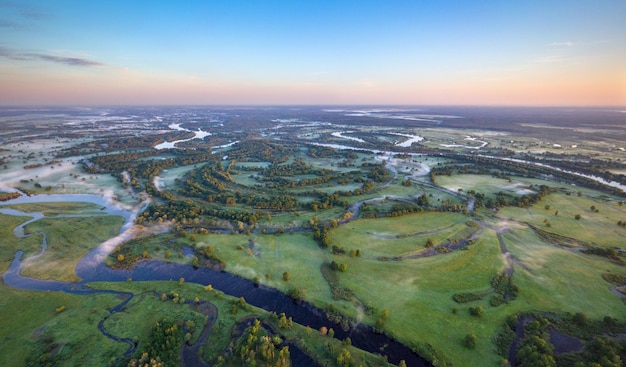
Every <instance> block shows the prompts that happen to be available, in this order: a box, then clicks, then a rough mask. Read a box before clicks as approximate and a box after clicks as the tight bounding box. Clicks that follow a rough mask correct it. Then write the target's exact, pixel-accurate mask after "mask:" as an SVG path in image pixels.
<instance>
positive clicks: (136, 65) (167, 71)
mask: <svg viewBox="0 0 626 367" xmlns="http://www.w3.org/2000/svg"><path fill="white" fill-rule="evenodd" d="M0 104H1V105H203V104H206V105H223V104H237V105H240V104H252V105H258V104H285V105H294V104H296V105H302V104H308V105H316V104H360V105H363V104H393V105H507V106H518V105H519V106H626V1H624V0H565V1H561V0H525V1H500V0H494V1H480V0H476V1H462V0H458V1H447V0H440V1H439V0H438V1H422V0H413V1H394V0H388V1H382V0H381V1H367V0H360V1H351V0H345V1H343V0H318V1H299V0H291V1H271V0H263V1H261V0H247V1H245V0H242V1H238V0H228V1H227V0H223V1H210V0H205V1H195V0H186V1H154V0H151V1H142V0H124V1H122V0H109V1H98V0H93V1H84V0H76V1H72V0H55V1H35V0H14V1H4V0H0Z"/></svg>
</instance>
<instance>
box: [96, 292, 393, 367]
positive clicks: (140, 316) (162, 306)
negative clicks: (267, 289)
mask: <svg viewBox="0 0 626 367" xmlns="http://www.w3.org/2000/svg"><path fill="white" fill-rule="evenodd" d="M91 286H93V287H94V288H97V289H114V290H118V291H125V292H133V293H135V294H136V296H135V298H134V299H133V300H132V301H131V302H129V304H128V306H127V307H126V308H125V309H124V310H123V311H122V312H119V313H115V314H113V315H111V317H109V319H108V320H107V321H106V323H105V327H106V328H107V331H109V332H111V333H113V334H114V335H118V336H124V337H133V338H137V340H139V341H140V342H139V345H138V348H137V350H138V351H141V350H142V343H141V341H142V340H145V339H146V337H147V335H148V334H149V332H150V329H151V328H152V326H153V325H154V323H155V322H156V321H158V320H161V319H163V318H169V319H173V320H193V321H194V322H195V325H196V333H197V334H199V333H200V332H201V329H202V327H201V325H204V323H205V322H206V321H207V320H206V316H204V315H202V314H200V313H198V312H196V311H195V307H194V306H193V305H182V304H174V303H173V302H172V301H171V300H167V301H161V299H160V297H159V296H158V294H161V293H170V292H176V293H178V294H179V295H180V297H183V298H185V299H187V300H193V299H194V298H195V297H198V298H199V299H200V300H202V301H208V302H210V303H211V304H213V305H214V306H216V308H217V320H216V322H215V323H214V324H213V326H212V327H211V332H210V334H209V338H208V340H207V342H206V343H205V346H204V347H203V348H202V349H201V353H202V356H203V358H204V359H205V360H207V361H211V360H213V359H214V358H216V357H217V356H218V355H220V354H221V353H222V352H223V351H224V350H226V349H227V348H228V346H229V344H230V342H231V340H232V336H231V333H232V331H233V328H234V326H235V324H237V323H238V322H240V321H241V320H243V319H245V318H248V317H250V316H253V317H257V318H260V319H263V320H265V321H267V322H269V323H271V324H273V325H274V326H275V327H276V328H277V329H278V330H279V331H280V333H281V334H283V336H284V337H285V338H286V339H287V340H289V341H291V342H295V343H297V344H298V345H301V346H304V347H305V349H306V350H307V351H308V353H311V354H312V355H314V356H315V357H316V358H317V359H318V360H319V361H324V360H334V359H335V358H336V354H338V353H339V352H340V351H341V350H342V349H343V348H344V346H343V345H342V343H341V341H339V340H337V339H331V338H329V337H328V336H324V335H322V334H320V333H319V332H318V331H316V330H312V329H310V328H308V327H306V326H305V325H299V324H294V326H293V328H292V329H280V328H278V324H277V322H276V319H275V318H274V317H273V316H272V315H271V314H270V313H269V312H267V311H265V310H262V309H259V308H257V307H254V306H250V305H246V306H245V307H238V311H237V313H235V314H233V313H232V312H231V310H232V305H233V303H235V302H237V300H238V299H236V298H234V297H230V296H226V295H224V294H223V293H222V292H220V291H219V290H210V291H208V290H206V289H205V288H204V286H202V285H198V284H193V283H184V284H182V285H180V284H178V282H172V281H170V282H126V283H93V284H91ZM155 294H156V295H155ZM195 337H196V336H195V335H194V339H195ZM194 339H192V340H194ZM328 344H330V348H329V346H328ZM345 348H348V349H349V350H350V352H351V354H352V355H353V357H354V359H355V361H356V363H360V364H361V365H363V366H387V365H388V364H387V363H385V362H384V361H383V360H382V358H380V357H378V356H375V355H373V354H371V353H367V352H364V351H362V350H359V349H356V348H353V347H345ZM329 349H332V350H333V352H330V351H329Z"/></svg>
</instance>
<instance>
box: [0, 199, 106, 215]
mask: <svg viewBox="0 0 626 367" xmlns="http://www.w3.org/2000/svg"><path fill="white" fill-rule="evenodd" d="M6 207H7V208H13V209H16V210H19V211H22V212H25V213H42V214H43V215H45V216H55V215H60V214H64V215H81V214H82V215H86V214H88V215H97V214H102V215H105V214H106V213H104V212H102V211H101V210H100V209H102V206H100V205H96V204H91V203H81V202H72V203H64V202H60V203H55V202H50V203H28V204H17V205H7V206H6Z"/></svg>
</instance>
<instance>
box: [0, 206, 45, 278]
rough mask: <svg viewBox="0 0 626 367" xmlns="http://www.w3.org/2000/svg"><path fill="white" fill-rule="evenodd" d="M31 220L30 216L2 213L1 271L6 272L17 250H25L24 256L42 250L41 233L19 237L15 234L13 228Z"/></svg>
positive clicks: (0, 232)
mask: <svg viewBox="0 0 626 367" xmlns="http://www.w3.org/2000/svg"><path fill="white" fill-rule="evenodd" d="M27 220H30V217H15V216H12V215H4V214H0V239H1V241H2V243H1V246H0V273H4V272H5V271H6V270H7V269H8V268H9V266H11V261H12V260H13V257H14V255H15V252H16V251H17V250H22V251H24V256H25V257H27V256H30V255H34V254H36V253H38V252H39V251H40V250H41V241H42V239H43V237H42V236H41V235H34V236H30V237H27V238H17V237H15V236H14V235H13V229H14V228H15V227H17V226H18V225H20V224H22V223H24V222H26V221H27Z"/></svg>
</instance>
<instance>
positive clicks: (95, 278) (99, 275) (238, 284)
mask: <svg viewBox="0 0 626 367" xmlns="http://www.w3.org/2000/svg"><path fill="white" fill-rule="evenodd" d="M44 202H88V203H94V204H97V205H101V206H102V212H103V213H106V214H109V215H120V216H122V217H124V219H125V222H124V224H123V226H122V228H121V230H120V235H119V236H117V237H116V238H117V239H125V238H130V236H131V234H130V233H131V231H132V226H133V220H134V219H135V217H136V215H137V213H138V212H140V211H141V210H142V209H143V206H145V204H143V205H141V206H138V207H136V208H135V209H134V210H126V209H123V208H121V207H120V206H119V205H116V204H115V203H113V202H111V201H108V200H106V199H105V198H104V197H101V196H98V195H71V194H56V195H55V194H52V195H36V196H35V195H33V196H24V195H23V196H21V197H19V198H17V199H14V200H9V201H6V202H3V203H0V208H1V207H2V206H5V205H11V204H23V203H44ZM0 213H2V214H5V215H14V216H30V217H34V219H32V220H29V221H27V222H26V223H23V224H21V225H20V226H18V227H17V228H15V230H14V234H15V235H16V236H18V237H22V236H24V226H25V225H26V224H27V223H32V222H33V221H34V220H38V219H41V218H44V217H45V216H44V215H42V214H40V213H39V214H37V213H25V212H20V211H18V210H14V209H8V208H3V209H0ZM115 242H116V241H105V242H103V243H102V244H101V245H100V246H98V247H97V248H95V249H93V250H92V251H90V252H89V253H88V254H87V255H86V256H84V257H83V258H82V259H81V260H80V261H79V262H78V264H77V265H76V268H75V271H76V275H78V277H80V278H81V281H79V282H77V283H66V282H59V281H51V280H39V279H33V278H28V277H24V276H22V275H20V269H21V266H22V262H23V261H24V260H22V255H23V253H22V251H18V252H17V253H16V254H15V257H14V260H13V262H12V263H11V266H10V268H9V270H7V271H6V272H5V273H4V274H3V275H2V277H3V278H4V282H5V283H6V284H7V285H9V286H11V287H14V288H17V289H24V290H41V291H58V292H68V293H75V294H86V295H88V294H94V293H101V292H113V291H96V290H90V289H89V288H88V287H86V286H85V284H87V283H90V282H126V281H127V279H128V278H132V279H133V280H136V281H156V280H178V279H179V278H181V277H183V278H185V282H194V283H198V284H201V285H206V284H212V285H213V287H214V288H216V289H219V290H220V291H222V292H224V293H225V294H228V295H231V296H234V297H244V298H245V299H246V302H247V303H249V304H251V305H254V306H257V307H260V308H263V309H265V310H267V311H273V312H276V313H281V312H284V313H285V314H286V315H288V316H290V317H292V318H293V320H294V321H295V322H297V323H299V324H302V325H308V326H310V327H311V328H313V329H319V328H321V327H322V326H326V327H333V329H334V330H335V337H336V338H339V339H345V338H347V337H350V339H351V340H352V344H353V345H354V346H356V347H358V348H360V349H363V350H366V351H369V352H372V353H378V354H381V355H386V356H387V357H388V360H389V361H390V362H392V363H395V364H397V363H399V362H400V360H405V361H406V362H407V364H408V365H409V366H430V363H428V362H427V361H426V360H425V359H423V358H422V357H420V356H419V355H417V354H416V353H415V352H413V351H412V350H411V349H409V348H408V347H407V346H405V345H403V344H402V343H400V342H398V341H396V340H394V339H393V338H391V337H389V336H387V335H385V334H381V333H378V332H375V331H374V330H373V329H372V328H371V327H369V326H366V325H363V324H359V325H357V326H355V327H352V328H350V329H349V330H347V331H345V330H343V329H342V328H341V327H340V326H339V325H337V324H335V323H334V322H332V321H330V320H329V319H328V317H327V316H326V314H325V313H324V311H323V310H321V309H319V308H317V307H315V306H313V305H311V304H309V303H306V302H294V301H293V300H292V299H291V298H289V297H287V296H286V295H285V294H283V293H281V292H279V291H277V290H276V289H273V288H269V287H265V286H263V285H255V284H254V283H253V282H252V281H250V280H248V279H244V278H241V277H238V276H235V275H233V274H230V273H227V272H223V271H217V270H212V269H207V268H194V267H192V266H191V265H183V264H174V263H167V262H163V261H157V260H149V261H144V262H140V263H138V264H136V266H135V267H133V268H132V269H130V270H113V269H111V268H109V267H107V266H106V265H105V264H104V258H105V257H106V255H107V254H108V253H109V252H110V251H112V249H113V248H114V246H112V243H115ZM43 251H45V243H44V244H42V252H43ZM36 256H40V254H39V255H36ZM116 293H120V294H124V295H125V296H126V297H128V298H127V299H130V298H131V297H132V295H131V294H128V293H124V292H116ZM117 308H120V309H121V307H119V306H118V307H117ZM100 330H101V331H102V332H103V334H105V335H106V336H107V337H111V338H113V339H114V340H118V341H120V342H126V343H129V342H128V340H126V339H119V338H115V337H114V336H112V335H109V334H107V333H106V331H105V330H104V329H103V328H101V329H100ZM129 344H131V348H129V350H128V351H127V352H126V353H127V354H130V353H132V352H133V351H134V346H133V344H132V343H129Z"/></svg>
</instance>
